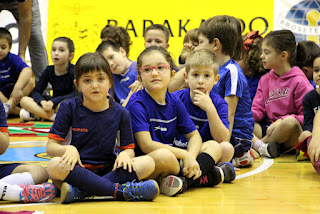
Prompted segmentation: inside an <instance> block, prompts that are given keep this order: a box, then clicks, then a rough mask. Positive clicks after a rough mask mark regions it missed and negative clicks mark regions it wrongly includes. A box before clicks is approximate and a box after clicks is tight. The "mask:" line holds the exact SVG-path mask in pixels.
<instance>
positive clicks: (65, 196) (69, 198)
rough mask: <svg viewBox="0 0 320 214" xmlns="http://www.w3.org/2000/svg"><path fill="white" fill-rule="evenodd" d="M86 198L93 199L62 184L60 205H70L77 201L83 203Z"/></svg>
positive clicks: (65, 183)
mask: <svg viewBox="0 0 320 214" xmlns="http://www.w3.org/2000/svg"><path fill="white" fill-rule="evenodd" d="M86 198H93V196H92V195H91V194H89V193H87V192H84V191H81V190H79V189H78V188H76V187H73V186H71V185H70V184H68V183H67V182H63V183H62V186H61V195H60V200H61V204H70V203H73V202H77V201H83V200H85V199H86Z"/></svg>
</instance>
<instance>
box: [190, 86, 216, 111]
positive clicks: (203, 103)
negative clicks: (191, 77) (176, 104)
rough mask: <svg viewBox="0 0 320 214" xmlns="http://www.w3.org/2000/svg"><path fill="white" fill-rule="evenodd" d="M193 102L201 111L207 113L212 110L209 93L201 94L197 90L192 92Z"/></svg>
mask: <svg viewBox="0 0 320 214" xmlns="http://www.w3.org/2000/svg"><path fill="white" fill-rule="evenodd" d="M193 92H194V101H193V104H195V105H196V106H199V107H200V108H201V109H202V110H204V111H207V110H208V109H212V108H213V107H212V105H213V103H212V100H211V98H210V96H209V94H210V91H207V92H206V93H203V92H202V91H199V90H194V91H193Z"/></svg>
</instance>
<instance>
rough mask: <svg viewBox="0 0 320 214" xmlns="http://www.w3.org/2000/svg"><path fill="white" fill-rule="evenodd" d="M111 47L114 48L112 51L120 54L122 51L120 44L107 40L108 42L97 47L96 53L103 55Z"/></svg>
mask: <svg viewBox="0 0 320 214" xmlns="http://www.w3.org/2000/svg"><path fill="white" fill-rule="evenodd" d="M109 47H111V48H112V50H114V51H117V52H119V50H120V48H121V47H120V44H118V43H116V42H114V41H111V40H107V41H103V42H101V43H100V45H99V46H98V47H97V50H96V52H99V53H101V54H102V52H103V51H105V50H107V49H108V48H109Z"/></svg>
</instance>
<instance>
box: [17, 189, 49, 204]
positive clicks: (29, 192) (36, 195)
mask: <svg viewBox="0 0 320 214" xmlns="http://www.w3.org/2000/svg"><path fill="white" fill-rule="evenodd" d="M21 196H23V197H24V202H33V201H39V200H40V199H41V198H43V197H44V193H43V191H42V188H41V187H35V186H31V185H28V186H26V187H25V188H24V189H23V190H22V193H21Z"/></svg>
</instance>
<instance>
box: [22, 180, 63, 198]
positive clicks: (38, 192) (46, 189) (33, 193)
mask: <svg viewBox="0 0 320 214" xmlns="http://www.w3.org/2000/svg"><path fill="white" fill-rule="evenodd" d="M21 187H22V188H23V190H22V191H21V192H20V201H22V202H25V203H27V202H47V201H51V200H52V199H53V198H54V197H55V196H56V194H57V188H56V186H55V185H54V184H52V183H43V184H37V185H28V186H23V185H21Z"/></svg>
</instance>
